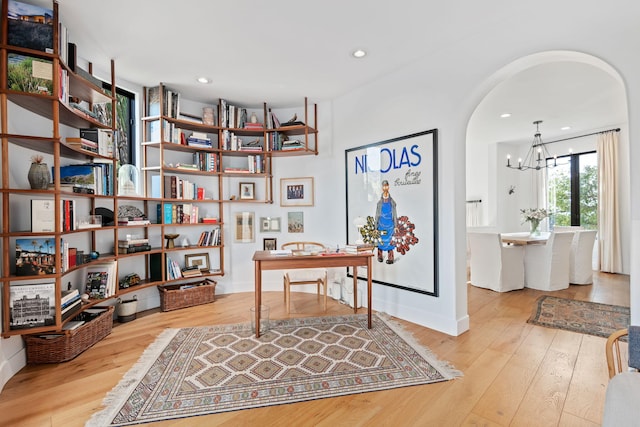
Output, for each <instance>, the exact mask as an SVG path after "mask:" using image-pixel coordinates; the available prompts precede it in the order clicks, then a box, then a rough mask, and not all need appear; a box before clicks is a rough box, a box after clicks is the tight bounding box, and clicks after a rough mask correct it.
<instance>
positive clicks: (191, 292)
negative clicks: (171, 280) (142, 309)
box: [158, 279, 217, 311]
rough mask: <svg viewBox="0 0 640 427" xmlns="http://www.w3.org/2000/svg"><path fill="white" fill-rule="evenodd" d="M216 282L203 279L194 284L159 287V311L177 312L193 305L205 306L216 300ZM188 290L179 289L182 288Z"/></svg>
mask: <svg viewBox="0 0 640 427" xmlns="http://www.w3.org/2000/svg"><path fill="white" fill-rule="evenodd" d="M216 284H217V283H216V282H215V281H213V280H210V279H204V280H201V281H199V282H194V283H183V284H180V285H160V286H158V292H160V309H161V310H162V311H171V310H177V309H179V308H185V307H192V306H194V305H200V304H207V303H210V302H214V301H215V300H216V295H215V293H216ZM186 285H188V286H192V287H190V288H185V289H180V288H181V287H183V286H186Z"/></svg>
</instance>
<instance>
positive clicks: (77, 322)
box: [62, 320, 85, 331]
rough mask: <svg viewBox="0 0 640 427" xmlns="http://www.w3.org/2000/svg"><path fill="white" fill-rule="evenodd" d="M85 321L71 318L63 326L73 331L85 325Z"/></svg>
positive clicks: (64, 328)
mask: <svg viewBox="0 0 640 427" xmlns="http://www.w3.org/2000/svg"><path fill="white" fill-rule="evenodd" d="M84 324H85V321H84V320H71V321H69V322H67V323H65V324H64V326H63V327H62V330H63V331H73V330H75V329H78V328H79V327H80V326H82V325H84Z"/></svg>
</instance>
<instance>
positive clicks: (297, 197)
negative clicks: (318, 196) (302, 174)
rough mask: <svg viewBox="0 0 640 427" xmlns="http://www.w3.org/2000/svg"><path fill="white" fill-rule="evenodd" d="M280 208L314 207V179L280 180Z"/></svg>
mask: <svg viewBox="0 0 640 427" xmlns="http://www.w3.org/2000/svg"><path fill="white" fill-rule="evenodd" d="M280 206H313V177H306V178H282V179H280Z"/></svg>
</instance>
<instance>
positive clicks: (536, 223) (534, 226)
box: [520, 209, 549, 237]
mask: <svg viewBox="0 0 640 427" xmlns="http://www.w3.org/2000/svg"><path fill="white" fill-rule="evenodd" d="M520 213H521V214H522V221H523V222H528V223H529V235H530V236H531V237H537V236H540V223H541V222H542V220H543V219H545V218H546V217H548V216H549V213H548V212H547V210H546V209H520Z"/></svg>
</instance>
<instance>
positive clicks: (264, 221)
mask: <svg viewBox="0 0 640 427" xmlns="http://www.w3.org/2000/svg"><path fill="white" fill-rule="evenodd" d="M280 230H281V225H280V217H279V216H278V217H272V216H263V217H260V232H261V233H267V232H279V231H280Z"/></svg>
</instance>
